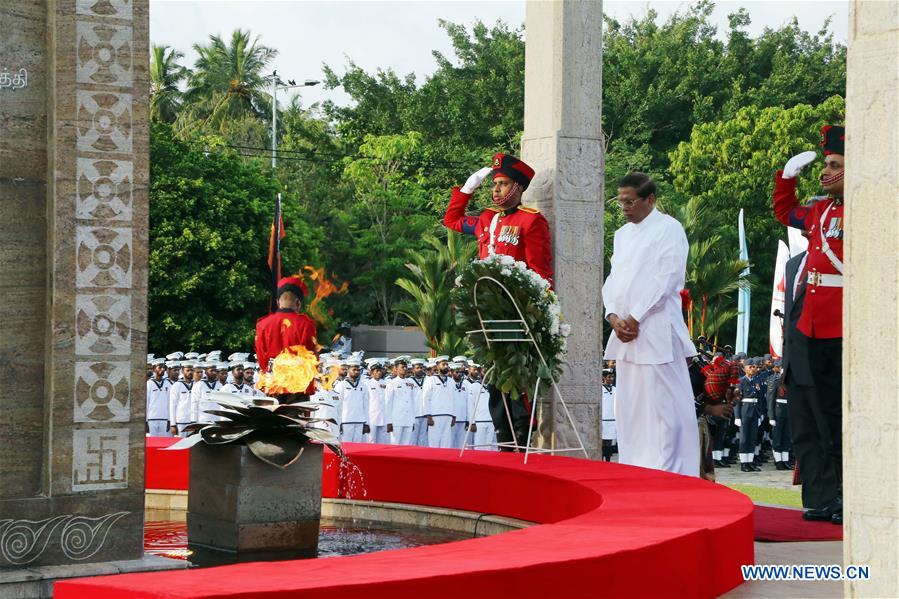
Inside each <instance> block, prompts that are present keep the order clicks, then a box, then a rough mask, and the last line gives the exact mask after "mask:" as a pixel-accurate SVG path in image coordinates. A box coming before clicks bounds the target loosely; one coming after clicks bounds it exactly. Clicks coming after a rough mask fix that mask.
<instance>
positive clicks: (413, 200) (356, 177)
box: [331, 131, 439, 325]
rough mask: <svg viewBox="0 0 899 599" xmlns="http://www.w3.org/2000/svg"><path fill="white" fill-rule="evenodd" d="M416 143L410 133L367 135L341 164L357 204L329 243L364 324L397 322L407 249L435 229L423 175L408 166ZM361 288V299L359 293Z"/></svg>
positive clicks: (349, 209) (344, 216)
mask: <svg viewBox="0 0 899 599" xmlns="http://www.w3.org/2000/svg"><path fill="white" fill-rule="evenodd" d="M420 143H421V136H420V134H418V133H417V132H414V131H413V132H410V133H407V134H405V135H382V136H379V137H374V136H369V137H367V138H366V139H365V142H364V143H363V144H362V145H361V146H360V148H359V155H358V156H357V157H352V158H347V159H346V161H345V162H344V169H343V176H344V178H345V179H346V180H347V181H348V182H349V183H350V185H351V186H352V188H353V189H354V192H355V202H354V203H353V204H352V205H350V206H348V207H347V208H346V210H345V212H344V213H343V214H341V215H339V218H340V219H341V220H342V225H343V227H344V228H345V230H346V232H347V235H346V236H343V237H341V238H338V239H332V240H331V241H332V243H333V248H334V249H335V250H337V252H338V253H342V254H343V257H342V260H340V262H341V263H342V264H343V265H345V268H346V267H348V271H349V272H345V273H342V272H341V273H339V275H340V276H341V278H342V279H344V280H349V281H352V282H353V286H354V291H353V293H352V294H351V295H352V296H353V297H352V300H353V302H354V303H356V304H357V306H359V307H362V308H364V309H365V310H366V311H367V313H366V314H365V317H367V318H369V319H370V320H368V322H378V323H382V324H388V325H393V324H397V323H398V322H399V321H400V314H399V312H397V310H396V307H395V304H396V303H397V301H398V300H399V295H400V290H399V289H398V288H397V287H396V285H394V283H393V282H394V281H396V280H397V279H398V278H399V277H400V276H401V274H402V273H403V271H404V270H405V267H404V257H405V255H406V250H408V249H410V248H414V247H418V246H419V244H420V243H421V237H422V235H423V234H425V233H427V232H432V231H435V230H437V227H438V226H439V224H438V223H439V221H438V220H437V218H436V217H435V216H434V215H433V213H431V212H430V211H429V210H427V209H426V208H427V205H428V202H427V194H426V192H425V190H424V188H423V183H424V175H423V173H422V172H421V170H420V169H417V168H414V167H410V166H409V162H408V159H409V157H410V156H414V155H415V152H416V151H417V148H418V146H419V144H420ZM360 288H361V289H364V290H365V293H364V294H360V293H358V292H359V291H360ZM361 316H362V315H361V314H360V315H358V316H357V318H358V317H361ZM358 322H365V321H364V320H358Z"/></svg>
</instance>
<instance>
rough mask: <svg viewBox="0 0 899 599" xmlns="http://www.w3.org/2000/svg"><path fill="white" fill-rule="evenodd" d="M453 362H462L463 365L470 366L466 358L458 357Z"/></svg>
mask: <svg viewBox="0 0 899 599" xmlns="http://www.w3.org/2000/svg"><path fill="white" fill-rule="evenodd" d="M453 362H461V363H462V364H468V357H466V356H456V357H454V358H453Z"/></svg>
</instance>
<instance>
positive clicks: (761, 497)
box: [727, 484, 802, 507]
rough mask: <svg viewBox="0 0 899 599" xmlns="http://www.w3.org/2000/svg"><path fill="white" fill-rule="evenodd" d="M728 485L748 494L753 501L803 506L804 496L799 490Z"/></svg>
mask: <svg viewBox="0 0 899 599" xmlns="http://www.w3.org/2000/svg"><path fill="white" fill-rule="evenodd" d="M727 486H728V487H730V488H731V489H733V490H735V491H739V492H740V493H743V494H744V495H748V496H749V498H750V499H751V500H752V502H753V503H765V504H768V505H783V506H786V507H802V496H801V495H800V493H799V491H798V490H796V491H794V490H793V489H772V488H770V487H756V486H755V485H737V484H728V485H727Z"/></svg>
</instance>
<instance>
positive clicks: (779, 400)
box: [777, 399, 787, 403]
mask: <svg viewBox="0 0 899 599" xmlns="http://www.w3.org/2000/svg"><path fill="white" fill-rule="evenodd" d="M777 403H787V400H785V399H778V400H777Z"/></svg>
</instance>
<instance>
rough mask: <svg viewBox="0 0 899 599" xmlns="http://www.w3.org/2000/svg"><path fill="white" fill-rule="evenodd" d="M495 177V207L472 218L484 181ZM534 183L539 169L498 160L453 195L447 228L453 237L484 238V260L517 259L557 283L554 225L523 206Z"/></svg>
mask: <svg viewBox="0 0 899 599" xmlns="http://www.w3.org/2000/svg"><path fill="white" fill-rule="evenodd" d="M491 172H492V173H493V205H492V206H489V207H488V208H487V209H486V210H484V211H483V212H481V214H479V215H478V216H466V215H465V209H466V208H467V207H468V201H469V200H470V199H471V196H472V195H473V194H474V192H475V190H477V188H478V187H480V185H481V182H482V181H483V180H484V178H485V177H486V176H487V175H489V174H490V173H491ZM533 177H534V169H532V168H531V167H529V166H528V165H527V164H525V163H524V162H522V161H521V160H519V159H517V158H515V157H514V156H508V155H506V154H496V155H495V156H494V157H493V166H492V167H484V168H482V169H481V170H479V171H478V172H476V173H474V174H473V175H471V176H470V177H469V178H468V180H467V181H466V182H465V185H463V186H462V187H453V195H452V198H451V199H450V203H449V206H448V207H447V209H446V215H445V216H444V217H443V224H444V225H445V226H446V227H447V228H449V229H452V230H453V231H458V232H459V233H465V234H467V235H474V236H475V237H477V238H478V255H479V256H480V257H481V258H482V259H483V258H486V257H487V256H489V255H491V254H504V255H507V256H512V257H513V258H515V259H516V260H521V261H522V262H524V263H525V264H527V266H528V268H530V269H531V270H533V271H534V272H536V273H537V274H538V275H540V276H541V277H543V278H544V279H546V280H547V281H549V283H550V285H552V282H553V267H552V263H553V260H552V247H551V245H550V238H549V224H548V223H547V222H546V218H545V217H544V216H543V215H542V214H540V211H539V210H537V209H536V208H529V207H527V206H522V205H521V194H522V193H523V192H524V190H525V189H527V188H528V185H530V183H531V179H532V178H533Z"/></svg>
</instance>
